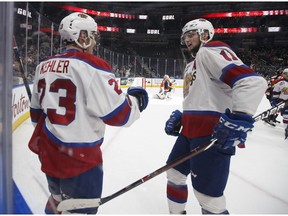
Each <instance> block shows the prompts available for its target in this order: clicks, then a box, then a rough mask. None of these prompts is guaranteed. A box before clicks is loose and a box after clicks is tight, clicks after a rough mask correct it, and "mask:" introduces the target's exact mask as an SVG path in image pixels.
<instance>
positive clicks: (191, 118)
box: [181, 110, 221, 138]
mask: <svg viewBox="0 0 288 216" xmlns="http://www.w3.org/2000/svg"><path fill="white" fill-rule="evenodd" d="M220 115H221V113H220V112H216V111H190V110H186V111H185V110H184V111H183V114H182V126H183V127H182V131H181V133H182V134H183V135H185V136H186V137H188V138H196V137H203V136H210V135H211V134H212V133H213V129H214V127H215V125H216V124H217V123H218V121H219V118H220Z"/></svg>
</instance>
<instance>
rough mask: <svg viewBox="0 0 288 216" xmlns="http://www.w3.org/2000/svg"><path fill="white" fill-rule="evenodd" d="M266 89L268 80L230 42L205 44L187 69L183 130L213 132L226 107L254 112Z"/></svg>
mask: <svg viewBox="0 0 288 216" xmlns="http://www.w3.org/2000/svg"><path fill="white" fill-rule="evenodd" d="M266 89H267V82H266V80H265V79H264V78H263V77H262V76H260V75H258V74H257V73H255V71H253V70H252V69H251V68H249V67H248V66H246V65H245V64H244V63H243V62H242V61H241V60H240V59H239V58H238V57H237V55H236V54H235V53H234V52H233V51H232V50H231V48H230V47H229V46H228V45H227V44H225V43H223V42H220V41H213V42H209V43H207V44H205V45H204V46H202V47H200V49H199V51H198V53H197V56H196V58H195V60H193V61H192V62H190V63H189V64H187V66H186V68H185V73H184V87H183V95H184V101H183V116H182V125H183V128H182V133H183V134H184V135H185V136H187V137H189V138H195V137H201V136H209V135H211V134H212V132H213V128H214V126H215V124H216V123H217V122H218V120H219V117H220V115H221V113H224V112H225V110H226V108H229V109H230V110H232V111H238V112H244V113H248V114H250V115H254V114H255V112H256V109H257V107H258V105H259V103H260V101H261V100H262V98H263V95H264V93H265V90H266Z"/></svg>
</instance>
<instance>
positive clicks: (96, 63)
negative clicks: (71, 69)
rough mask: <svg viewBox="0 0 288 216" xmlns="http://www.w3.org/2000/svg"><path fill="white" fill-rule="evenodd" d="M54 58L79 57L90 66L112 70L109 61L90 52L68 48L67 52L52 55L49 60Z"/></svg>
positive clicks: (110, 71)
mask: <svg viewBox="0 0 288 216" xmlns="http://www.w3.org/2000/svg"><path fill="white" fill-rule="evenodd" d="M54 58H72V59H78V60H80V61H84V62H85V63H87V64H89V65H90V66H92V67H94V68H96V69H99V70H102V71H105V72H109V73H113V72H112V68H111V66H110V65H109V63H108V62H106V61H105V60H104V59H102V58H99V57H98V56H95V55H92V54H89V53H83V52H79V51H77V50H74V49H73V50H67V51H66V52H64V53H62V54H57V55H55V56H51V57H50V58H49V60H51V59H54Z"/></svg>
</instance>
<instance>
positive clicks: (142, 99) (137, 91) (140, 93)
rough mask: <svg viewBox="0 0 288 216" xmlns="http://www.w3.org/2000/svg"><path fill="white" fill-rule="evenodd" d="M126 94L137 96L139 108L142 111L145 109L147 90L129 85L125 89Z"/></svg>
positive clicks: (147, 100) (147, 99)
mask: <svg viewBox="0 0 288 216" xmlns="http://www.w3.org/2000/svg"><path fill="white" fill-rule="evenodd" d="M127 94H129V95H132V96H134V97H136V98H137V100H138V104H139V110H140V112H142V111H143V110H144V109H146V107H147V105H148V102H149V97H148V93H147V91H146V90H145V89H144V88H142V87H140V86H139V87H130V88H128V89H127Z"/></svg>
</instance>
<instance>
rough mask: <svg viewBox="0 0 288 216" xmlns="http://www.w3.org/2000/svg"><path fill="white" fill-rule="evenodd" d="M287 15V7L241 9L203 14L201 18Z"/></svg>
mask: <svg viewBox="0 0 288 216" xmlns="http://www.w3.org/2000/svg"><path fill="white" fill-rule="evenodd" d="M279 15H288V9H285V10H267V11H241V12H222V13H210V14H205V15H203V16H202V17H203V18H225V17H254V16H279Z"/></svg>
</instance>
